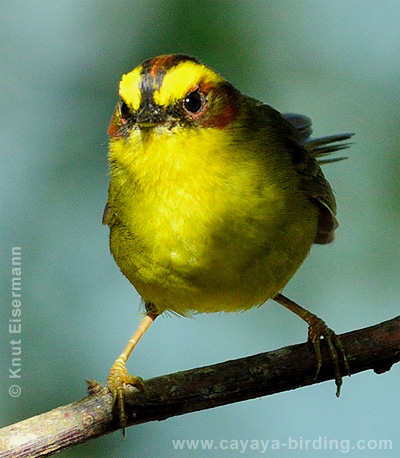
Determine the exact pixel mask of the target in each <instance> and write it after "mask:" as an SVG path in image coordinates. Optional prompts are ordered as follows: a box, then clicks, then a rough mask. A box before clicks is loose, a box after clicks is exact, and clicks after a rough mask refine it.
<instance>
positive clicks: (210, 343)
mask: <svg viewBox="0 0 400 458" xmlns="http://www.w3.org/2000/svg"><path fill="white" fill-rule="evenodd" d="M0 13H1V14H0V35H1V41H0V47H1V51H0V52H1V66H0V85H1V86H0V87H1V98H2V103H1V115H0V116H1V123H0V126H1V127H0V129H1V166H0V186H1V200H0V208H1V223H0V224H1V246H0V248H1V252H0V253H1V255H0V259H1V295H2V302H1V303H2V305H1V320H2V322H3V323H5V325H4V326H2V327H1V335H0V337H1V344H0V346H1V348H2V352H1V367H2V368H3V370H2V375H1V377H0V381H1V382H0V383H1V385H0V388H1V391H0V401H1V406H2V408H1V412H0V420H1V426H5V425H7V424H10V423H13V422H16V421H19V420H22V419H24V418H27V417H30V416H32V415H35V414H38V413H41V412H43V411H47V410H49V409H52V408H54V407H57V406H59V405H62V404H66V403H69V402H72V401H75V400H77V399H80V398H82V397H84V396H85V393H86V385H85V378H94V379H96V380H98V381H101V382H104V381H105V379H106V377H107V375H108V371H109V368H110V365H111V364H112V363H113V361H114V360H115V358H116V357H117V356H118V355H119V353H120V352H121V350H122V348H123V347H124V345H125V344H126V342H127V340H128V339H129V337H130V336H131V334H132V332H133V330H134V329H135V328H136V326H137V324H138V322H139V315H138V306H139V303H140V298H139V297H138V295H137V294H136V292H135V291H134V289H133V288H132V286H131V285H130V284H129V282H128V281H127V280H126V279H125V278H124V277H123V276H122V275H121V274H120V272H119V270H118V268H117V266H116V265H115V263H114V261H113V259H112V257H111V255H110V254H109V251H108V229H107V228H106V227H103V226H102V225H101V217H102V212H103V207H104V204H105V201H106V197H107V186H108V177H107V173H108V169H107V158H106V156H107V136H106V129H107V126H108V122H109V119H110V117H111V114H112V111H113V109H114V106H115V104H116V103H117V100H118V93H117V87H118V82H119V80H120V77H121V74H122V73H126V72H128V71H130V70H131V69H132V68H133V67H135V66H136V65H137V64H139V63H140V62H141V61H142V60H144V59H146V58H148V57H152V56H156V55H158V54H163V53H175V52H180V53H187V54H190V55H194V56H197V57H198V58H200V59H201V60H202V61H204V62H205V63H207V64H208V65H210V66H211V67H213V68H215V69H216V70H217V71H219V72H220V73H222V75H224V76H225V77H226V78H227V79H228V80H230V81H231V82H232V83H233V84H234V85H235V86H236V87H237V88H239V89H240V90H241V91H242V92H244V93H246V94H248V95H251V96H253V97H256V98H259V99H260V100H263V101H265V102H266V103H268V104H270V105H272V106H273V107H275V108H277V109H278V110H280V111H283V112H287V111H292V112H299V113H303V114H307V115H309V116H310V117H311V118H312V119H313V122H314V124H313V125H314V133H315V135H327V134H333V133H339V132H347V131H354V132H355V133H356V136H355V139H354V142H355V144H354V145H353V146H352V147H351V149H350V150H348V155H349V156H350V158H349V159H348V160H347V161H343V162H340V163H337V164H333V165H329V166H326V167H325V169H324V170H325V173H326V175H327V177H328V179H329V180H330V182H331V184H332V187H333V188H334V190H335V192H336V197H337V201H338V209H339V210H338V216H339V220H340V224H341V225H340V228H339V230H338V231H337V238H336V241H335V242H334V243H333V244H332V245H331V246H326V247H324V246H322V247H319V246H316V247H314V248H313V249H312V251H311V254H310V256H309V257H308V259H307V260H306V262H305V263H304V265H303V266H302V268H301V269H300V270H299V272H298V273H297V274H296V275H295V277H294V278H293V279H292V280H291V281H290V283H289V285H288V286H287V288H286V289H285V293H286V294H287V295H288V296H289V297H291V298H293V299H294V300H296V301H297V302H299V303H300V304H302V305H303V306H305V307H307V308H308V309H310V310H312V311H314V312H315V313H317V314H318V315H319V316H321V317H322V318H323V319H324V320H326V322H327V323H328V324H329V326H331V327H332V328H333V329H334V330H336V332H338V333H341V332H345V331H350V330H353V329H357V328H361V327H364V326H368V325H372V324H375V323H378V322H381V321H384V320H386V319H389V318H392V317H394V316H396V315H398V313H399V305H398V304H399V296H400V282H399V274H400V249H399V246H400V243H399V242H400V239H399V238H400V237H399V228H400V191H399V190H400V187H399V179H400V165H399V164H400V156H399V153H400V146H399V145H400V124H399V119H400V103H399V93H400V91H399V89H400V86H399V74H400V59H399V56H400V49H399V48H400V8H399V3H398V1H397V0H393V1H392V0H386V1H385V2H382V1H372V0H363V1H361V0H352V1H348V0H326V1H322V2H321V1H317V0H303V1H302V2H297V1H294V0H293V1H291V0H283V1H282V0H280V1H262V0H258V1H257V0H256V1H237V2H231V1H219V2H215V1H202V2H199V1H189V0H188V1H171V0H170V1H168V0H152V1H148V0H136V1H120V2H108V1H105V0H97V1H86V2H81V1H69V2H65V1H59V0H53V1H51V2H48V1H41V0H35V1H25V2H13V1H2V2H1V4H0ZM13 246H21V247H22V258H23V274H22V282H23V304H22V326H23V327H22V334H21V339H22V379H21V382H20V384H21V387H22V393H21V395H20V396H19V397H18V398H12V397H11V396H10V395H9V394H8V388H9V385H10V380H9V378H8V367H9V365H10V360H11V348H10V344H9V340H10V335H9V334H8V328H7V325H6V323H8V320H9V318H11V248H12V247H13ZM306 336H307V329H306V326H305V324H304V323H303V322H302V321H301V320H299V319H298V318H297V317H296V316H294V315H293V314H291V313H289V312H287V311H286V310H284V309H283V308H282V307H280V306H279V305H277V304H275V303H274V302H270V303H268V304H266V305H265V306H263V307H261V308H259V309H255V310H251V311H248V312H246V313H243V314H232V315H199V316H197V317H196V318H194V319H187V318H180V317H175V316H166V317H161V318H159V319H158V320H157V322H156V324H155V325H154V327H152V328H151V329H150V331H149V332H148V334H147V335H146V337H145V338H144V339H143V341H142V342H141V343H140V345H139V346H138V348H137V349H136V351H135V352H134V354H133V356H132V358H131V359H130V361H129V363H128V369H129V370H130V371H131V372H132V373H135V374H137V375H139V374H140V375H141V376H143V377H144V378H149V377H153V376H157V375H162V374H166V373H170V372H175V371H178V370H184V369H189V368H192V367H197V366H202V365H208V364H211V363H217V362H221V361H225V360H228V359H235V358H239V357H243V356H248V355H252V354H255V353H259V352H263V351H267V350H272V349H275V348H279V347H282V346H285V345H289V344H294V343H298V342H302V341H305V339H306ZM399 374H400V368H399V366H397V367H394V368H393V369H392V370H391V371H390V372H388V373H386V374H383V375H380V376H377V375H375V374H374V373H372V372H371V371H369V372H365V373H362V374H359V375H354V376H353V377H351V378H350V379H349V378H346V379H345V383H344V387H343V391H342V396H341V397H340V399H339V400H338V399H336V398H335V395H334V393H335V387H334V383H333V382H332V381H330V382H326V383H323V384H320V385H317V386H312V387H307V388H303V389H299V390H295V391H292V392H287V393H282V394H279V395H274V396H270V397H265V398H263V399H257V400H252V401H248V402H242V403H239V404H235V405H231V406H226V407H220V408H216V409H212V410H209V411H204V412H198V413H194V414H190V415H185V416H181V417H176V418H172V419H169V420H166V421H163V422H154V423H148V424H144V425H140V426H137V427H134V428H130V429H129V430H128V434H127V439H126V440H125V441H122V440H121V434H120V433H119V432H118V433H115V434H112V435H108V436H107V437H102V438H100V439H98V440H96V441H92V442H90V443H87V444H84V445H81V446H79V447H75V448H74V449H72V450H68V451H65V452H62V454H61V455H60V456H63V457H75V456H77V457H78V456H85V457H100V458H103V457H111V456H120V457H131V456H147V457H156V456H165V457H175V456H191V455H192V454H193V455H195V456H198V457H200V456H207V457H209V456H239V455H240V450H230V451H229V450H228V451H221V450H215V449H214V450H209V451H201V450H198V451H197V452H189V451H188V450H183V451H177V450H174V448H173V445H172V442H171V440H172V439H214V440H215V441H220V440H224V439H227V440H231V439H236V440H249V441H251V440H268V439H269V440H273V439H277V440H281V441H283V442H285V441H286V442H287V441H288V438H289V437H292V438H293V439H297V440H300V438H303V439H304V440H305V439H311V440H314V439H318V438H319V437H322V438H324V437H325V438H327V439H328V440H331V439H333V440H338V441H341V440H347V439H349V440H352V441H356V440H359V439H363V440H366V441H368V440H379V439H390V440H392V441H393V450H391V451H381V452H379V451H377V450H371V451H368V450H361V451H360V450H357V449H351V450H350V451H349V452H348V453H347V455H348V456H352V457H359V456H360V457H361V456H362V457H365V456H388V457H389V456H399V454H400V444H399V438H398V425H399V420H400V409H399V401H400V399H399V390H398V380H399V379H398V377H399ZM372 444H373V443H372ZM352 445H355V442H352ZM311 453H313V454H314V455H315V454H316V453H317V452H315V451H314V452H310V450H304V449H303V450H300V447H299V448H298V449H297V450H296V451H290V450H287V449H285V448H283V449H281V450H276V451H275V452H271V454H273V456H277V457H289V456H298V457H308V456H310V454H311ZM259 454H260V451H257V450H256V451H249V450H247V452H246V454H245V455H246V456H247V455H249V456H253V455H254V456H257V455H259ZM328 454H329V456H342V455H343V453H342V452H341V451H336V452H335V451H322V452H320V455H321V456H325V455H326V456H328ZM314 455H312V456H314ZM315 456H316V455H315Z"/></svg>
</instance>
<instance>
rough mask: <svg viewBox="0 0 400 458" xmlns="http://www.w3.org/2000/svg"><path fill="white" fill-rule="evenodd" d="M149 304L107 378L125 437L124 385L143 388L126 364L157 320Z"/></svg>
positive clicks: (139, 380) (141, 382) (139, 379)
mask: <svg viewBox="0 0 400 458" xmlns="http://www.w3.org/2000/svg"><path fill="white" fill-rule="evenodd" d="M150 306H151V304H146V309H147V313H146V316H145V317H144V318H143V319H142V321H141V322H140V324H139V326H138V328H137V329H136V331H135V333H134V334H133V336H132V337H131V339H130V340H129V342H128V344H127V345H126V347H125V348H124V351H123V352H122V353H121V354H120V355H119V357H118V359H117V360H116V361H115V363H114V364H113V365H112V366H111V369H110V375H109V376H108V378H107V388H108V390H109V391H110V393H111V394H112V397H113V401H114V402H116V401H117V405H118V411H119V422H120V425H121V428H122V434H123V436H125V427H126V424H127V418H126V413H125V390H124V384H128V385H134V386H136V387H138V388H143V380H142V379H141V378H140V377H135V376H133V375H131V374H128V372H127V370H126V362H127V360H128V358H129V356H130V354H131V353H132V350H133V349H134V348H135V347H136V345H137V343H138V342H139V340H140V339H141V337H142V336H143V335H144V333H145V332H146V331H147V329H149V327H150V325H151V324H152V323H153V321H154V320H155V319H156V318H157V314H156V313H152V312H150V311H149V310H150V309H151V307H150Z"/></svg>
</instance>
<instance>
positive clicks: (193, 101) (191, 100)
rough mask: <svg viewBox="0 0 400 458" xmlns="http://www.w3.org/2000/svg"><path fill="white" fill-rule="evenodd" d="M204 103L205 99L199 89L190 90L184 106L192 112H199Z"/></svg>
mask: <svg viewBox="0 0 400 458" xmlns="http://www.w3.org/2000/svg"><path fill="white" fill-rule="evenodd" d="M203 105H204V99H203V97H202V95H201V94H200V92H198V91H193V92H189V94H188V95H187V96H186V97H185V100H184V102H183V106H184V107H185V109H186V110H187V111H189V112H190V113H198V112H199V111H200V110H201V109H202V108H203Z"/></svg>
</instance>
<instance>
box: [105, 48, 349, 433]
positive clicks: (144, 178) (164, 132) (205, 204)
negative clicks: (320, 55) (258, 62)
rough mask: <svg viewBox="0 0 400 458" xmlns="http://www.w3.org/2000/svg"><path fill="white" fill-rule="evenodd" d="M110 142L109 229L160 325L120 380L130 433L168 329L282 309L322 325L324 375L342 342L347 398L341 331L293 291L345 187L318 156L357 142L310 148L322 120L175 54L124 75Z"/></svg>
mask: <svg viewBox="0 0 400 458" xmlns="http://www.w3.org/2000/svg"><path fill="white" fill-rule="evenodd" d="M119 95H120V97H121V101H120V102H119V103H118V105H117V107H116V109H115V111H114V114H113V117H112V120H111V124H110V127H109V129H108V134H109V136H110V148H109V162H110V175H111V178H110V186H109V195H108V201H107V205H106V208H105V210H104V217H103V223H104V224H107V225H108V226H109V227H110V249H111V252H112V254H113V256H114V258H115V261H116V262H117V264H118V266H119V267H120V269H121V271H122V273H123V274H124V275H125V276H126V277H127V278H128V280H129V281H130V282H131V283H132V285H133V286H134V287H135V288H136V290H137V291H138V293H139V294H140V295H141V297H142V298H143V300H144V302H145V306H146V311H147V314H146V316H145V317H144V318H143V320H142V322H141V324H140V326H139V328H138V330H137V331H136V332H135V334H134V335H133V336H132V338H131V340H130V341H129V343H128V345H127V346H126V348H125V349H124V351H123V353H122V354H121V355H120V357H119V358H118V359H117V360H116V361H115V363H114V365H113V366H112V368H111V370H110V375H109V377H108V379H107V386H108V388H109V390H110V391H111V393H112V395H113V397H114V400H117V401H118V408H119V413H120V423H121V426H122V428H123V429H124V427H125V426H126V420H127V419H126V414H125V409H124V393H125V392H124V384H133V385H140V384H141V379H140V378H139V377H134V376H132V375H129V374H128V373H127V370H126V367H125V365H126V361H127V359H128V357H129V355H130V353H131V352H132V350H133V348H134V347H135V345H136V344H137V342H138V341H139V339H140V338H141V337H142V335H143V334H144V333H145V331H146V330H147V328H148V327H149V326H150V324H151V323H152V322H153V321H154V320H155V318H156V317H157V316H158V315H160V314H161V313H163V312H164V311H165V310H172V311H174V312H176V313H178V314H181V315H191V314H193V313H203V312H207V313H209V312H221V311H224V312H235V311H242V310H247V309H249V308H251V307H255V306H260V305H261V304H263V303H264V302H265V301H267V300H268V299H271V298H273V299H274V300H275V301H277V302H278V303H280V304H282V305H283V306H285V307H286V308H288V309H289V310H291V311H292V312H294V313H295V314H297V315H298V316H299V317H300V318H302V319H303V320H305V321H306V322H307V323H308V325H309V338H310V339H311V340H312V342H313V344H314V348H315V352H316V357H317V374H316V375H318V371H319V368H320V366H321V354H320V338H321V337H324V338H325V339H326V341H327V343H328V346H329V350H330V353H331V357H332V360H333V363H334V367H335V378H336V385H337V394H339V390H340V386H341V383H342V376H341V371H340V367H339V360H341V361H343V362H344V364H345V366H346V370H347V371H348V368H347V362H346V359H345V354H344V351H343V348H342V347H341V344H340V341H339V340H338V338H337V336H336V335H335V333H334V332H333V331H332V330H331V329H329V328H328V327H327V326H326V325H325V323H324V322H323V321H322V320H321V319H320V318H318V317H316V316H315V315H314V314H312V313H310V312H308V311H307V310H305V309H303V308H302V307H300V306H299V305H298V304H296V303H294V302H292V301H290V300H289V299H287V298H286V297H285V296H283V295H282V294H280V291H281V290H282V289H283V287H284V286H285V285H286V283H287V282H288V281H289V279H290V278H291V277H292V276H293V275H294V273H295V272H296V270H297V269H298V268H299V267H300V265H301V263H302V262H303V260H304V259H305V257H306V256H307V254H308V252H309V250H310V247H311V246H312V244H313V243H319V244H326V243H329V242H331V241H332V240H333V238H334V231H335V229H336V227H337V221H336V217H335V213H336V205H335V199H334V196H333V193H332V190H331V187H330V185H329V183H328V182H327V180H326V179H325V177H324V175H323V173H322V171H321V168H320V165H319V164H320V163H325V162H333V161H334V160H335V159H325V160H320V161H317V158H319V157H321V156H324V155H326V154H329V153H331V152H333V151H337V150H340V149H343V148H346V147H347V146H348V144H346V143H341V142H342V141H343V140H346V139H348V138H350V136H351V134H347V133H346V134H340V135H332V136H329V137H324V138H318V139H310V134H311V121H310V119H309V118H307V117H305V116H301V115H296V114H287V115H282V114H280V113H279V112H278V111H276V110H274V109H273V108H271V107H270V106H268V105H265V104H263V103H262V102H259V101H258V100H255V99H253V98H251V97H247V96H245V95H243V94H241V93H240V92H239V91H238V90H237V89H235V87H234V86H232V84H230V83H229V82H227V81H226V80H225V79H223V78H222V76H220V75H219V74H218V73H216V72H215V71H213V70H212V69H211V68H209V67H207V66H206V65H204V64H202V63H200V62H199V61H198V60H197V59H195V58H193V57H188V56H185V55H181V54H176V55H164V56H159V57H155V58H152V59H149V60H146V61H145V62H143V63H142V64H141V65H139V66H138V67H137V68H135V69H134V70H133V71H131V72H130V73H128V74H126V75H124V76H123V77H122V80H121V82H120V85H119Z"/></svg>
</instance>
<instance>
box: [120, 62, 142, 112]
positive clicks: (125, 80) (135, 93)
mask: <svg viewBox="0 0 400 458" xmlns="http://www.w3.org/2000/svg"><path fill="white" fill-rule="evenodd" d="M142 68H143V67H142V66H141V65H140V66H139V67H136V68H135V69H134V70H132V71H131V72H129V73H127V74H126V75H123V76H122V79H121V82H120V83H119V95H120V97H121V98H122V99H123V100H124V101H125V103H126V104H127V105H128V107H129V108H131V109H133V110H138V109H139V106H140V101H141V99H142V94H141V92H140V80H141V79H142Z"/></svg>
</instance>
